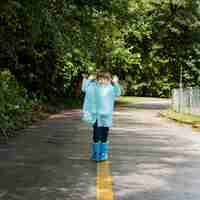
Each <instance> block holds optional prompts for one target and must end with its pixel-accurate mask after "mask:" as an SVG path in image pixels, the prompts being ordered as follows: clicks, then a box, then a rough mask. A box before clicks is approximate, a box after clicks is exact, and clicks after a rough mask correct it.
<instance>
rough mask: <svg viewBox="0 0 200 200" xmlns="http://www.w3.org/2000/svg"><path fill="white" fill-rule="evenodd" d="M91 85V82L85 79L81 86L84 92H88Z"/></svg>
mask: <svg viewBox="0 0 200 200" xmlns="http://www.w3.org/2000/svg"><path fill="white" fill-rule="evenodd" d="M89 83H90V80H88V79H85V78H84V79H83V81H82V86H81V90H82V92H86V90H87V88H88V85H89Z"/></svg>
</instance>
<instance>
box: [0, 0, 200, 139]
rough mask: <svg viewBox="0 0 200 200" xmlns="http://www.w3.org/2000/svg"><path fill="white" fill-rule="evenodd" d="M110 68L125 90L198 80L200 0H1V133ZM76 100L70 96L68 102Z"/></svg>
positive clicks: (162, 92) (162, 89)
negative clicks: (83, 76)
mask: <svg viewBox="0 0 200 200" xmlns="http://www.w3.org/2000/svg"><path fill="white" fill-rule="evenodd" d="M98 69H103V70H108V71H110V72H111V73H112V74H116V75H118V76H119V78H120V83H121V85H122V87H123V93H124V95H127V96H147V97H170V95H171V90H172V89H173V88H176V87H179V82H180V77H182V81H183V85H184V87H190V86H200V1H199V0H35V1H32V0H15V1H14V0H2V1H1V2H0V136H3V137H7V136H8V135H9V134H11V133H12V131H13V130H16V129H19V128H23V127H24V126H26V125H27V124H29V123H30V122H31V121H32V120H33V113H34V111H35V110H40V109H42V108H41V107H42V106H43V105H45V104H48V103H51V104H52V105H54V104H55V102H62V101H63V100H67V99H69V100H70V99H72V98H73V99H79V97H80V94H81V93H80V85H81V74H82V73H91V72H94V71H96V70H98ZM69 102H70V101H69Z"/></svg>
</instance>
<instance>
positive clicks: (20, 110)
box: [0, 70, 35, 137]
mask: <svg viewBox="0 0 200 200" xmlns="http://www.w3.org/2000/svg"><path fill="white" fill-rule="evenodd" d="M34 105H35V101H33V100H30V98H29V97H28V92H27V90H26V89H24V88H23V87H22V86H20V84H19V83H18V82H17V81H16V80H15V78H14V77H13V76H12V75H11V74H10V72H9V71H7V70H4V71H0V124H1V127H0V137H1V136H8V134H11V132H12V131H13V130H16V129H18V128H23V127H25V126H26V125H27V124H28V123H30V121H31V120H32V110H33V107H34Z"/></svg>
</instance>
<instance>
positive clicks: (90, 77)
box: [88, 74, 96, 80]
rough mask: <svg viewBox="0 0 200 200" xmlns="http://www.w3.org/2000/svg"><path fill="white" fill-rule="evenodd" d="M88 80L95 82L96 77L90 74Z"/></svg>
mask: <svg viewBox="0 0 200 200" xmlns="http://www.w3.org/2000/svg"><path fill="white" fill-rule="evenodd" d="M88 79H89V80H95V79H96V77H95V75H93V74H90V75H89V77H88Z"/></svg>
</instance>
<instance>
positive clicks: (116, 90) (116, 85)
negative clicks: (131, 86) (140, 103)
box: [113, 83, 121, 97]
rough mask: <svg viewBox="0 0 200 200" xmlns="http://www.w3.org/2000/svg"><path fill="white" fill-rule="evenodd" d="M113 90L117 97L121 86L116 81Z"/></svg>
mask: <svg viewBox="0 0 200 200" xmlns="http://www.w3.org/2000/svg"><path fill="white" fill-rule="evenodd" d="M113 90H114V96H115V97H118V96H120V95H121V87H120V85H119V84H118V83H116V84H114V85H113Z"/></svg>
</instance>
